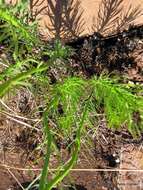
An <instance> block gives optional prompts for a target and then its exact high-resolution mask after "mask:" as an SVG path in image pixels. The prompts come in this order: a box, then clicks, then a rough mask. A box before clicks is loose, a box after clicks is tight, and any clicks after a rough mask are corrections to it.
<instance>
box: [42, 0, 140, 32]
mask: <svg viewBox="0 0 143 190" xmlns="http://www.w3.org/2000/svg"><path fill="white" fill-rule="evenodd" d="M47 1H48V0H45V2H44V4H43V5H45V4H46V3H47ZM75 1H76V0H75ZM115 1H116V0H115ZM53 2H55V0H53ZM100 3H101V0H81V8H82V9H83V10H84V12H83V18H84V20H85V28H84V32H83V33H82V34H83V35H84V34H89V33H92V26H93V18H95V20H96V18H97V12H98V9H99V4H100ZM130 5H131V6H132V8H134V7H136V6H140V8H141V9H142V10H143V0H123V7H124V10H123V12H124V11H126V10H127V8H128V7H129V6H130ZM40 23H41V25H42V26H44V25H45V23H49V19H48V17H47V16H42V20H41V21H40ZM141 23H143V16H141V17H139V18H138V19H137V20H136V21H135V24H141ZM43 33H45V34H46V33H48V30H46V29H45V27H44V31H43Z"/></svg>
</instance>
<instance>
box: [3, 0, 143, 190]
mask: <svg viewBox="0 0 143 190" xmlns="http://www.w3.org/2000/svg"><path fill="white" fill-rule="evenodd" d="M48 2H49V9H50V12H48V14H50V15H51V12H52V13H53V14H55V18H54V17H52V16H51V23H53V24H54V25H55V26H54V27H55V28H56V34H55V33H54V34H55V37H56V39H58V40H57V41H56V42H55V43H54V45H53V44H50V42H49V44H46V45H45V43H44V42H43V41H42V40H40V38H38V35H37V25H36V22H35V20H34V22H32V23H30V21H31V20H32V19H31V12H29V11H27V10H28V3H27V2H26V1H21V4H20V5H19V4H16V5H13V7H11V6H10V5H6V4H5V3H4V2H3V1H1V2H0V5H1V7H0V48H1V49H0V53H1V52H2V54H4V55H5V57H4V58H3V56H0V65H1V68H0V71H1V73H0V79H1V83H0V98H1V99H2V100H4V99H5V97H6V96H7V95H9V96H10V97H11V98H12V94H11V93H10V92H11V91H12V92H15V91H16V89H19V88H20V86H22V87H23V88H28V90H29V91H30V92H31V93H32V95H33V96H34V97H35V99H36V100H37V101H39V102H40V103H39V107H41V108H42V113H41V115H40V120H42V122H41V124H42V126H41V128H40V130H41V131H42V133H43V147H42V148H43V152H44V166H43V170H42V173H41V174H40V175H39V176H38V177H37V178H36V180H38V179H40V182H39V183H38V184H37V185H38V188H39V189H40V190H50V189H52V188H54V187H57V185H58V184H59V183H60V182H61V181H62V180H63V179H64V178H65V177H66V176H67V175H68V173H69V172H70V170H71V169H72V168H73V166H74V165H75V164H76V162H77V160H78V154H79V152H80V146H81V143H82V142H81V138H82V136H84V135H85V134H86V133H87V132H88V130H89V128H95V131H96V123H97V117H98V112H100V113H101V114H102V115H105V118H106V122H107V125H108V127H110V128H112V129H114V130H116V129H120V128H121V127H125V126H126V127H127V129H128V130H129V132H130V133H131V134H132V135H133V136H134V137H138V136H139V135H141V133H142V130H143V109H142V107H143V97H142V95H141V93H142V88H141V87H140V85H137V86H136V85H135V84H133V85H132V86H130V85H129V84H128V83H127V84H126V83H125V82H124V83H121V82H119V81H120V80H119V78H118V77H117V76H114V77H109V76H107V75H102V74H101V75H100V76H98V77H97V76H95V73H94V76H92V77H86V76H85V75H84V73H78V74H77V72H75V73H74V69H73V67H71V68H70V66H71V65H70V64H69V63H68V62H69V61H70V58H71V57H72V56H73V55H74V53H72V50H71V49H69V47H64V46H63V45H62V44H61V43H60V41H59V39H60V37H61V32H62V31H65V34H66V35H68V37H73V36H74V37H77V36H78V35H79V34H80V32H82V30H79V28H80V27H81V28H82V27H83V20H81V21H80V19H81V16H82V12H81V13H80V14H78V12H77V11H78V8H79V6H80V3H79V1H77V3H76V4H74V3H73V1H68V2H67V1H65V2H64V3H63V4H62V3H60V5H59V4H58V3H59V1H56V4H55V6H54V5H53V4H52V1H48ZM106 2H107V1H102V3H103V5H102V6H104V9H103V12H105V13H106V14H105V15H106V16H107V17H108V18H102V17H101V14H100V11H101V10H102V9H101V10H100V11H99V18H98V22H97V24H98V27H96V28H97V29H98V31H99V32H105V31H106V29H107V28H106V29H103V28H104V27H105V26H107V23H110V24H111V25H112V24H113V21H114V20H116V19H117V15H118V14H119V12H120V10H121V8H119V9H118V11H117V12H115V11H116V10H117V7H118V6H120V4H121V3H122V0H120V1H117V2H113V1H109V4H111V3H112V6H113V7H110V6H109V5H108V4H106ZM59 7H60V11H59V12H58V11H57V9H58V8H59ZM21 8H22V9H21ZM25 8H26V10H25ZM109 8H112V14H111V15H109V11H107V10H108V9H109ZM49 9H48V10H49ZM62 11H64V14H62ZM70 11H71V12H72V14H70V13H69V12H70ZM134 13H135V15H138V14H139V13H140V12H139V11H138V10H134ZM33 14H34V13H33ZM59 14H60V17H59ZM50 15H49V16H50ZM127 15H129V16H125V17H126V18H128V17H131V14H129V13H127ZM74 17H75V20H72V19H73V18H74ZM110 17H112V18H113V17H115V19H113V20H112V21H110V22H109V21H108V20H109V19H110ZM32 18H33V17H32ZM59 19H60V22H59ZM101 20H102V22H101ZM127 20H129V19H127ZM32 21H33V20H32ZM57 22H58V24H57ZM68 23H69V24H68ZM121 23H122V22H121ZM121 23H120V25H123V24H121ZM64 24H65V25H64ZM73 26H74V27H73ZM64 27H65V28H64ZM77 29H78V30H77ZM49 30H50V31H51V32H53V31H54V29H53V28H49ZM82 66H83V65H82ZM68 69H70V72H68ZM35 92H36V93H35ZM0 112H1V113H2V112H3V108H2V107H1V108H0ZM37 112H38V111H37ZM135 115H138V118H136V117H135ZM121 130H122V128H121ZM57 136H60V137H62V138H63V137H64V138H68V137H69V136H70V137H72V139H71V141H72V142H71V144H70V145H69V146H70V158H69V159H68V160H67V161H66V162H64V163H62V164H60V166H59V167H58V168H57V172H56V173H55V174H54V175H51V174H49V168H50V157H51V155H52V152H53V151H55V153H56V154H57V147H56V143H55V142H56V138H57ZM39 146H40V147H41V146H42V145H39ZM49 175H50V177H49ZM51 176H52V177H51ZM33 183H35V181H33V182H32V183H31V184H30V185H29V187H28V188H27V189H30V188H31V186H32V185H33Z"/></svg>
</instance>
